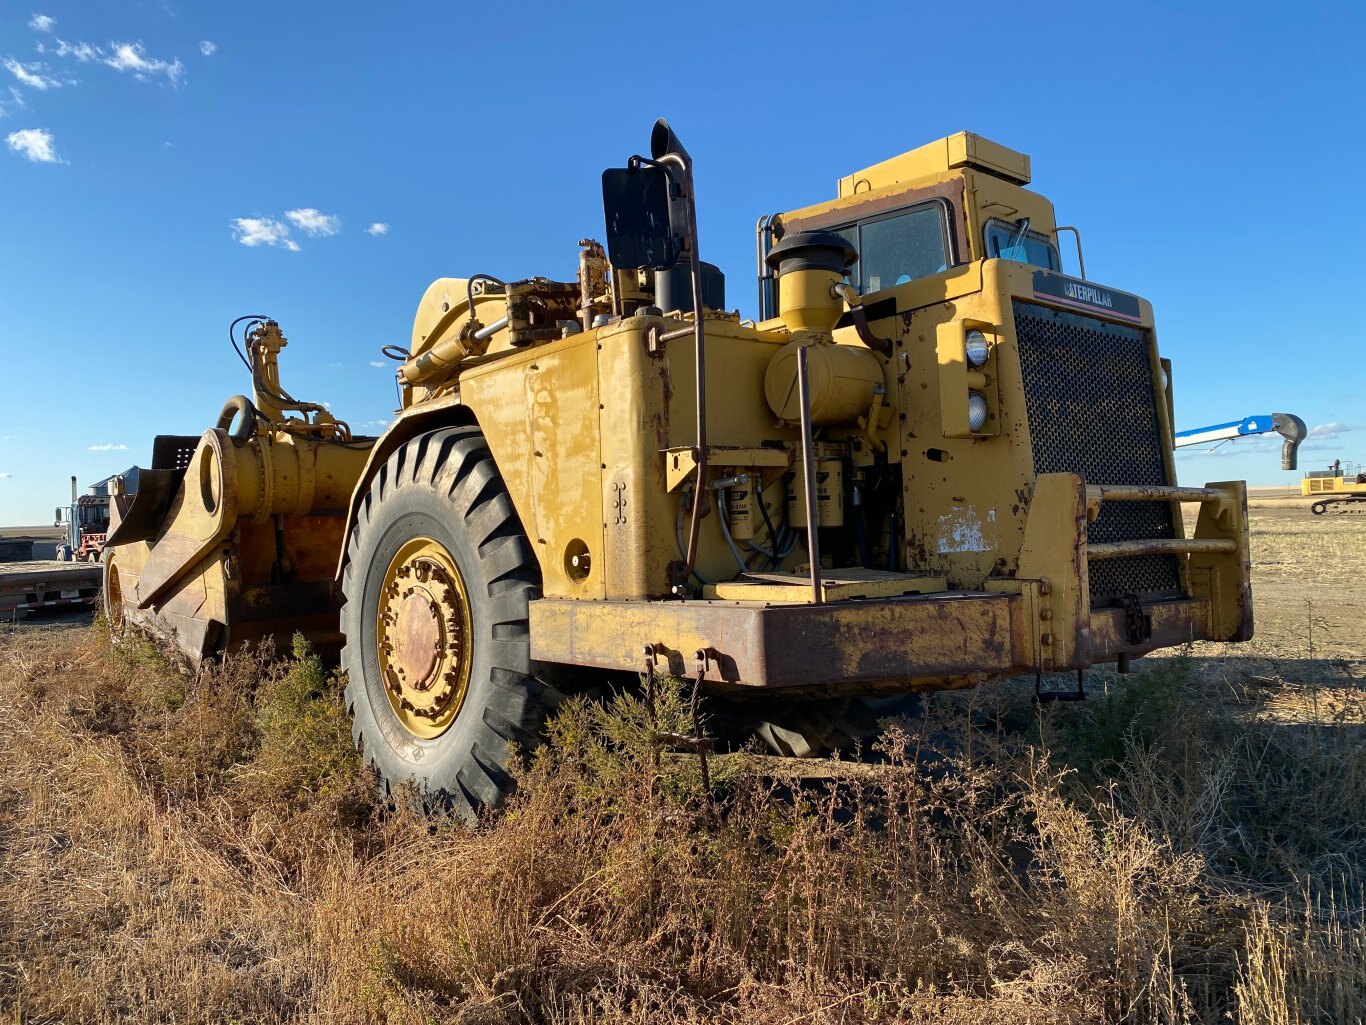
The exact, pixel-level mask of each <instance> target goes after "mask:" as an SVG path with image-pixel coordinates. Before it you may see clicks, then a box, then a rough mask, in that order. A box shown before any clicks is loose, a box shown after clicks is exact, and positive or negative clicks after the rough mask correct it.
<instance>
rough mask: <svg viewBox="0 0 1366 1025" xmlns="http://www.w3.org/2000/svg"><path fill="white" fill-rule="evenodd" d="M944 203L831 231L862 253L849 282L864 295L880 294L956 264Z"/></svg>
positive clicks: (916, 207)
mask: <svg viewBox="0 0 1366 1025" xmlns="http://www.w3.org/2000/svg"><path fill="white" fill-rule="evenodd" d="M945 225H946V218H945V209H944V204H943V203H940V202H931V203H922V204H920V205H919V206H913V207H911V208H909V209H907V210H898V211H897V212H896V213H894V214H891V215H889V216H887V217H881V218H878V219H877V220H875V221H863V222H860V223H856V224H846V225H843V226H838V227H832V228H829V229H827V230H829V231H833V232H835V233H836V234H839V235H843V236H844V237H845V238H846V239H848V240H849V241H850V242H852V243H853V245H854V248H855V249H857V250H858V254H859V258H858V263H856V264H855V265H854V266H853V267H852V268H851V269H850V271H849V281H850V283H851V284H853V285H854V286H855V287H856V288H857V289H858V290H859V291H860V292H862V293H864V294H867V293H868V292H880V291H882V290H883V289H884V288H891V287H892V286H893V285H904V284H905V283H906V282H908V281H914V280H915V279H916V278H923V277H925V276H926V275H929V274H938V273H939V272H940V271H942V270H947V269H948V267H949V263H950V256H949V238H948V231H947V230H946V227H945Z"/></svg>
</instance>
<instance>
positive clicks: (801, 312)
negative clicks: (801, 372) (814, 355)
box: [778, 270, 844, 338]
mask: <svg viewBox="0 0 1366 1025" xmlns="http://www.w3.org/2000/svg"><path fill="white" fill-rule="evenodd" d="M843 280H844V275H843V274H841V273H840V272H839V271H831V270H797V271H792V272H790V273H788V274H784V275H783V288H782V292H781V293H780V294H779V296H778V316H779V318H780V319H781V320H782V322H783V324H784V326H785V327H786V328H787V329H788V330H789V331H791V332H792V334H793V335H794V336H795V337H797V338H804V337H807V336H811V335H814V336H817V337H821V338H824V337H828V336H829V334H830V332H831V331H832V330H834V327H835V324H836V322H837V321H838V320H839V319H840V314H841V313H843V312H844V306H843V304H842V303H841V302H839V300H837V299H836V298H835V295H834V292H833V289H834V287H835V285H837V284H839V283H840V282H842V281H843Z"/></svg>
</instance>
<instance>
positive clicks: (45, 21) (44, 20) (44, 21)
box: [28, 14, 57, 32]
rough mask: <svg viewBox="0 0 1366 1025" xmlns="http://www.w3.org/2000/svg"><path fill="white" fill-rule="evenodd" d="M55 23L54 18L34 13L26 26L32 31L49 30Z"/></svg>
mask: <svg viewBox="0 0 1366 1025" xmlns="http://www.w3.org/2000/svg"><path fill="white" fill-rule="evenodd" d="M55 24H57V19H56V18H50V17H48V16H47V15H46V14H35V15H34V16H33V17H32V18H30V19H29V21H28V27H29V28H31V29H33V31H34V32H51V31H52V26H53V25H55Z"/></svg>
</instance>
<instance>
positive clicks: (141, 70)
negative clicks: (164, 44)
mask: <svg viewBox="0 0 1366 1025" xmlns="http://www.w3.org/2000/svg"><path fill="white" fill-rule="evenodd" d="M109 48H110V54H109V55H108V56H104V55H101V56H100V58H99V59H100V63H101V64H107V65H108V66H109V67H111V68H113V69H114V70H115V71H131V72H132V73H133V77H134V78H136V79H138V80H139V81H142V82H145V81H147V80H148V79H149V78H150V77H151V76H152V75H165V76H166V78H167V80H168V81H170V83H171V84H172V85H179V84H180V79H181V78H182V77H183V76H184V74H185V65H184V64H181V63H180V61H179V60H178V59H177V60H174V61H164V60H161V59H159V58H156V57H148V56H147V54H146V51H144V50H143V48H142V44H141V43H110V44H109ZM101 53H102V51H101ZM78 59H79V58H78Z"/></svg>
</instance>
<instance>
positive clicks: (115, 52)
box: [0, 0, 1366, 524]
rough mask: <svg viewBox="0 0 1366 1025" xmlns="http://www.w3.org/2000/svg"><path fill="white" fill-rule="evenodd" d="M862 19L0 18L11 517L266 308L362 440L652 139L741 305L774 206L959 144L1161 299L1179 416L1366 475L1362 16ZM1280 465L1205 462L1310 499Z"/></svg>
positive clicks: (43, 510)
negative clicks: (607, 178) (1011, 166)
mask: <svg viewBox="0 0 1366 1025" xmlns="http://www.w3.org/2000/svg"><path fill="white" fill-rule="evenodd" d="M860 10H868V11H870V12H874V11H876V9H875V8H855V7H839V6H832V5H828V4H824V5H816V4H802V3H784V4H764V5H747V4H743V3H741V4H737V3H729V4H725V5H721V4H714V3H709V2H693V3H688V4H674V5H665V4H654V5H651V4H640V3H633V4H613V3H598V4H594V5H592V6H591V7H583V8H579V7H576V6H574V5H554V6H550V5H546V6H544V7H542V6H538V5H537V4H535V3H532V4H528V5H521V6H517V7H515V8H514V7H512V6H511V5H506V6H505V5H462V4H452V3H444V4H439V5H438V4H417V3H412V4H387V5H379V4H359V3H338V2H333V3H327V4H321V3H307V2H290V3H279V2H275V3H269V4H266V3H258V2H254V0H241V2H237V3H233V4H219V3H188V2H174V0H169V2H161V3H158V2H146V3H126V4H119V3H113V2H102V3H94V2H90V0H87V2H75V0H51V2H46V0H43V2H40V0H3V3H2V4H0V110H2V111H3V116H0V139H3V140H4V145H3V146H0V232H2V233H3V234H2V237H0V353H3V357H4V363H3V373H2V374H0V523H9V524H18V523H36V522H42V521H44V520H46V519H47V518H48V517H50V515H51V511H52V508H53V506H55V505H57V504H58V503H59V502H61V501H62V499H63V496H64V495H65V494H66V493H67V490H68V483H67V481H68V478H69V476H70V475H71V474H76V475H77V476H78V477H79V478H80V480H81V482H82V484H83V485H84V484H85V483H88V482H90V481H93V480H96V479H98V478H100V477H102V476H105V475H106V474H108V473H111V472H115V471H118V470H121V469H123V468H124V467H126V466H128V465H130V464H132V463H134V462H143V463H145V462H147V460H148V459H149V458H150V455H151V439H152V436H153V435H155V434H157V433H168V434H197V433H199V432H201V431H202V430H203V429H204V428H206V427H208V426H210V425H211V424H212V422H213V421H214V419H215V418H216V416H217V413H218V410H219V409H220V408H221V406H222V403H223V401H224V400H225V399H226V398H227V397H228V396H229V395H232V394H234V393H236V392H238V391H244V390H246V387H247V384H248V382H247V381H246V380H245V372H244V371H243V369H242V367H241V365H240V364H239V363H238V362H237V359H236V357H235V356H234V355H233V354H232V352H231V350H230V349H229V347H228V342H227V337H226V328H227V324H228V322H229V321H230V320H231V319H232V318H233V317H236V316H238V315H240V314H244V313H264V314H269V315H270V316H273V317H275V318H276V319H277V320H279V321H280V323H281V325H282V326H283V328H284V330H285V333H286V335H287V336H288V337H289V339H290V346H289V348H288V349H287V350H286V352H285V353H284V355H283V358H282V365H283V375H284V380H285V383H286V387H288V388H289V389H290V390H291V391H292V392H293V393H294V394H295V395H298V396H300V397H302V398H308V399H312V400H315V401H327V402H329V403H331V405H332V408H333V410H334V412H336V413H337V414H338V415H340V416H342V417H344V418H345V419H347V420H349V421H350V422H351V423H352V424H353V426H356V427H357V428H360V429H365V430H370V431H373V430H375V429H376V427H377V426H378V424H379V422H380V421H384V420H387V419H389V418H390V417H391V416H392V411H393V406H394V401H395V397H394V388H393V380H392V369H391V365H389V364H387V363H386V364H385V365H384V366H383V367H376V366H373V365H372V361H377V360H379V356H378V355H377V350H378V349H379V347H380V346H381V345H383V344H385V343H390V342H396V343H399V344H403V345H406V344H407V342H408V337H409V332H410V331H411V326H412V315H413V311H414V310H415V308H416V304H417V301H418V299H419V298H420V297H421V295H422V292H423V290H424V289H425V287H426V285H427V284H428V283H429V282H430V281H431V280H432V279H433V278H436V277H439V276H446V275H449V276H457V277H459V276H468V275H469V274H471V273H474V272H485V273H491V274H495V275H497V276H499V277H502V278H517V277H525V276H529V275H532V274H543V275H546V276H549V277H552V278H559V279H562V280H563V279H572V277H573V274H574V267H575V258H576V251H577V249H576V246H575V243H576V242H577V240H578V239H580V238H583V237H588V236H595V237H599V238H600V237H601V236H602V230H603V229H602V215H601V210H600V191H599V183H598V179H599V174H600V172H601V170H602V168H604V167H607V166H612V165H617V164H619V163H620V162H621V160H622V159H623V158H624V157H626V156H627V155H629V154H630V153H632V152H639V151H641V150H644V149H645V148H646V147H647V146H648V132H649V128H650V125H651V123H652V122H653V119H654V118H656V117H659V116H665V117H668V118H669V119H670V121H671V122H672V123H673V125H674V126H675V128H676V130H677V131H678V133H679V135H680V136H681V137H682V139H683V141H684V142H685V143H686V145H687V146H688V148H689V149H690V150H691V152H692V154H693V156H694V158H695V161H696V164H697V179H698V190H699V199H698V206H699V220H700V223H701V230H702V238H701V248H702V251H703V255H704V256H705V257H706V258H707V259H708V260H710V261H712V262H715V263H718V264H719V265H720V266H721V268H722V269H723V270H724V271H725V272H726V274H727V278H728V290H729V302H730V305H732V306H737V305H738V306H739V307H740V309H741V310H742V311H744V312H745V313H746V314H752V313H753V312H754V298H753V292H754V288H753V255H752V254H753V225H754V220H755V218H756V217H757V216H758V215H759V214H761V213H766V212H770V211H774V210H782V209H792V208H795V207H798V206H802V205H805V204H807V203H811V202H816V201H819V200H821V199H824V198H828V197H830V196H832V195H833V193H834V188H835V181H836V179H837V178H838V177H840V176H841V175H845V174H848V173H850V172H851V171H853V170H856V169H858V168H861V167H865V166H867V165H868V164H871V163H874V162H876V161H878V160H882V159H885V158H886V157H889V156H893V155H895V154H897V153H899V152H902V151H904V150H906V149H910V148H911V147H913V146H916V145H919V144H921V143H923V142H927V141H930V140H932V139H935V138H938V137H940V136H943V135H946V134H949V133H951V132H954V131H958V130H960V129H968V130H971V131H975V132H979V133H982V134H984V135H986V136H988V137H990V138H992V139H995V140H997V141H999V142H1002V143H1005V144H1006V145H1009V146H1012V147H1014V148H1016V149H1020V150H1024V151H1025V152H1028V153H1029V154H1030V155H1031V156H1032V158H1033V167H1034V186H1033V187H1034V188H1036V189H1038V190H1039V191H1040V192H1042V193H1044V194H1045V195H1047V196H1049V198H1050V199H1052V200H1053V202H1054V204H1055V205H1056V207H1057V210H1058V215H1059V219H1060V220H1061V221H1062V222H1064V223H1070V224H1076V225H1079V226H1080V227H1081V228H1082V233H1083V239H1084V242H1085V253H1086V262H1087V269H1088V271H1089V273H1090V276H1091V277H1092V278H1094V279H1096V280H1098V281H1100V282H1103V283H1105V284H1108V285H1112V286H1115V287H1119V288H1123V289H1127V290H1129V291H1133V292H1137V293H1139V294H1141V295H1143V296H1145V297H1147V298H1149V299H1150V300H1151V301H1152V302H1153V304H1154V306H1155V308H1156V311H1157V323H1158V332H1159V339H1160V342H1161V345H1162V348H1163V351H1164V353H1165V354H1166V355H1167V356H1169V357H1171V358H1172V359H1174V360H1175V361H1176V377H1175V379H1176V386H1177V393H1176V394H1177V399H1176V401H1177V426H1178V428H1187V427H1196V426H1200V425H1203V424H1208V423H1216V422H1219V421H1223V420H1230V419H1237V418H1240V417H1242V416H1244V415H1247V414H1250V413H1264V412H1272V411H1285V412H1292V413H1298V414H1299V415H1301V416H1302V417H1304V419H1305V420H1306V421H1307V422H1308V423H1309V424H1310V426H1311V427H1313V428H1316V429H1317V435H1316V437H1315V438H1314V439H1313V440H1312V441H1311V443H1310V444H1309V445H1307V446H1306V449H1305V450H1304V452H1303V453H1302V459H1301V463H1302V466H1303V465H1308V464H1314V465H1317V464H1319V463H1326V462H1328V461H1330V460H1331V459H1332V458H1334V456H1340V457H1341V458H1343V459H1344V460H1347V459H1353V460H1355V459H1361V458H1363V457H1366V409H1363V400H1362V395H1363V390H1362V387H1361V380H1362V375H1361V372H1360V365H1361V358H1360V356H1359V355H1357V353H1358V351H1359V348H1360V343H1359V341H1358V340H1357V339H1356V338H1355V337H1354V335H1355V333H1356V332H1357V331H1358V330H1359V329H1360V328H1359V317H1358V316H1357V315H1355V314H1352V313H1351V312H1350V311H1351V310H1352V309H1353V308H1354V304H1355V301H1357V300H1359V298H1360V297H1361V296H1362V295H1363V292H1364V289H1363V285H1362V282H1363V281H1366V257H1364V256H1363V255H1362V251H1361V250H1360V249H1358V248H1357V247H1356V245H1355V243H1356V241H1357V240H1358V239H1360V238H1361V237H1362V236H1363V230H1362V229H1363V227H1366V225H1363V213H1362V206H1361V204H1360V202H1359V201H1358V199H1357V195H1356V194H1357V192H1358V191H1359V190H1360V186H1361V178H1362V172H1361V168H1362V167H1363V166H1366V152H1364V150H1366V146H1364V145H1363V137H1362V135H1363V128H1362V126H1363V124H1366V118H1363V115H1362V106H1363V99H1364V98H1366V97H1364V96H1363V92H1364V90H1363V85H1366V73H1363V71H1362V68H1363V52H1362V51H1363V46H1362V43H1361V42H1360V40H1361V39H1362V38H1363V37H1366V17H1363V15H1362V13H1360V11H1361V8H1360V7H1359V6H1358V5H1350V6H1349V5H1346V4H1344V5H1341V6H1340V7H1337V8H1333V7H1317V6H1311V5H1306V4H1300V5H1294V6H1290V5H1283V4H1277V5H1274V6H1272V5H1259V4H1255V3H1252V4H1247V3H1243V4H1236V5H1235V4H1228V5H1203V6H1202V5H1191V4H1170V5H1154V4H1124V5H1118V4H1113V5H1112V4H1090V5H1085V6H1081V5H1062V4H1044V5H1038V4H1028V5H1026V4H998V5H993V4H989V3H980V4H975V5H972V6H970V7H965V6H963V5H960V4H941V5H931V4H924V3H919V4H888V5H886V9H885V10H883V11H880V12H876V13H875V14H874V13H870V14H869V15H868V16H867V17H866V19H863V20H861V19H860V16H859V11H860ZM49 158H50V159H49ZM1338 197H1341V199H1340V200H1339V198H1338ZM291 212H292V216H291ZM372 225H386V226H387V230H384V231H383V233H379V231H380V229H374V232H373V233H372V232H370V231H367V229H369V228H370V227H371V226H372ZM247 242H254V243H256V244H252V245H248V244H244V243H247ZM1065 259H1070V257H1065ZM1098 441H1099V442H1100V443H1104V439H1098ZM1277 447H1278V446H1277V444H1276V443H1275V442H1274V441H1273V442H1267V443H1264V444H1260V445H1259V444H1257V443H1255V442H1254V443H1239V444H1238V445H1236V446H1226V447H1224V448H1221V449H1219V450H1218V451H1217V452H1216V453H1214V454H1194V455H1183V456H1182V457H1181V458H1180V460H1179V464H1180V471H1181V476H1182V478H1183V481H1184V482H1186V483H1199V482H1201V481H1203V480H1206V479H1209V480H1219V479H1228V478H1232V477H1246V478H1247V479H1248V480H1250V481H1251V482H1252V483H1254V484H1274V483H1293V482H1294V481H1295V480H1296V479H1298V476H1299V475H1298V474H1283V473H1282V472H1281V471H1280V469H1279V465H1280V464H1279V458H1278V455H1277Z"/></svg>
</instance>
